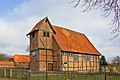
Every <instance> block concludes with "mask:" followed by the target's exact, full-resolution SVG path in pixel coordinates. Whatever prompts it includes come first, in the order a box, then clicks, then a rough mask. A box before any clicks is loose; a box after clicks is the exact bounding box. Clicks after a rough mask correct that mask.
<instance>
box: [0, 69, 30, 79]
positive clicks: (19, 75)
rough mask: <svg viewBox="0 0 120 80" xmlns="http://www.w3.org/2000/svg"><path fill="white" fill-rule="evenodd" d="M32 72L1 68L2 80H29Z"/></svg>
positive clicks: (0, 76)
mask: <svg viewBox="0 0 120 80" xmlns="http://www.w3.org/2000/svg"><path fill="white" fill-rule="evenodd" d="M29 74H30V71H29V70H25V69H9V68H4V69H3V68H0V78H15V79H21V80H29V77H30V75H29Z"/></svg>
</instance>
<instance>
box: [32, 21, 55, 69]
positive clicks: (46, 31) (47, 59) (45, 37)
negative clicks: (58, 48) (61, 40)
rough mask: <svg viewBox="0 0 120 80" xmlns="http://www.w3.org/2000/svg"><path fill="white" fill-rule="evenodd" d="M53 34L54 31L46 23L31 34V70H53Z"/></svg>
mask: <svg viewBox="0 0 120 80" xmlns="http://www.w3.org/2000/svg"><path fill="white" fill-rule="evenodd" d="M52 34H53V32H52V29H51V27H50V25H49V23H48V22H46V21H44V23H42V24H41V25H40V26H39V29H38V30H36V31H34V32H32V33H31V34H30V51H31V52H30V61H31V62H30V68H31V70H34V71H35V70H36V71H37V70H41V71H42V70H53V52H52ZM46 63H47V64H46ZM46 66H47V67H46ZM46 68H47V69H46Z"/></svg>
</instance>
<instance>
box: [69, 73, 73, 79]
mask: <svg viewBox="0 0 120 80" xmlns="http://www.w3.org/2000/svg"><path fill="white" fill-rule="evenodd" d="M72 74H73V73H72V71H71V72H70V80H72Z"/></svg>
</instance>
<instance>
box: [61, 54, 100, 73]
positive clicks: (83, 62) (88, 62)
mask: <svg viewBox="0 0 120 80" xmlns="http://www.w3.org/2000/svg"><path fill="white" fill-rule="evenodd" d="M98 69H99V56H97V55H88V54H77V53H70V52H62V70H63V71H80V70H98Z"/></svg>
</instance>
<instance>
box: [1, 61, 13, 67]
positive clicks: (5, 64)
mask: <svg viewBox="0 0 120 80" xmlns="http://www.w3.org/2000/svg"><path fill="white" fill-rule="evenodd" d="M0 67H14V63H13V61H0Z"/></svg>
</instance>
